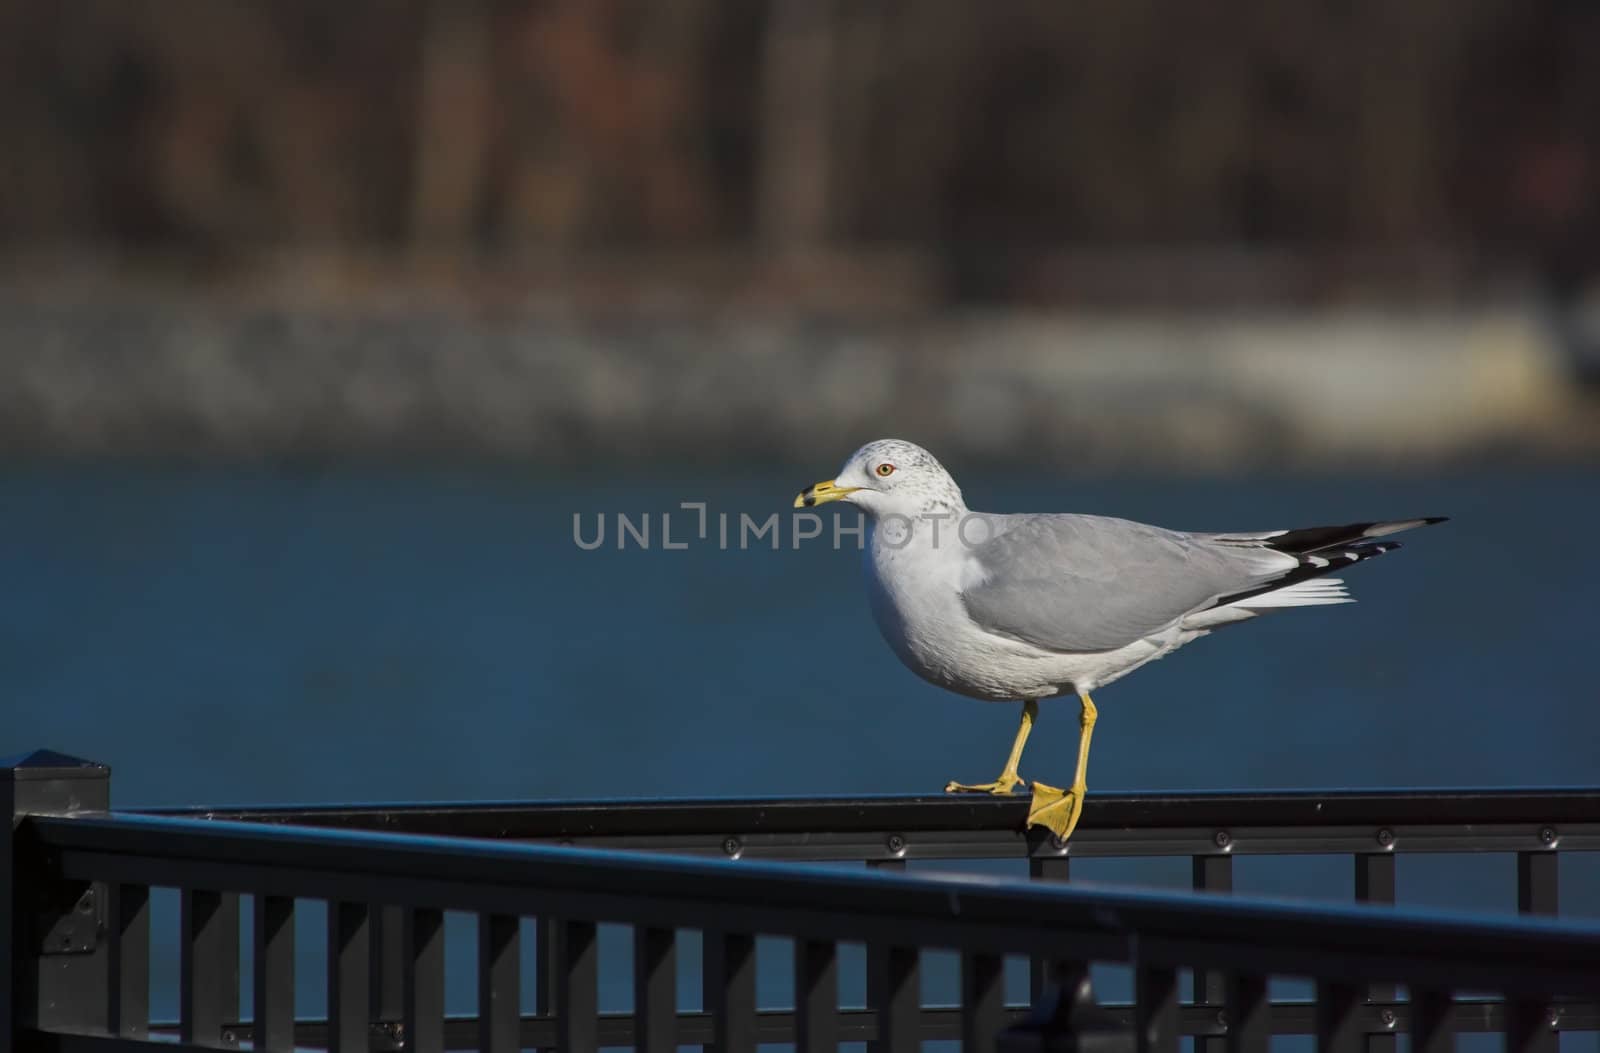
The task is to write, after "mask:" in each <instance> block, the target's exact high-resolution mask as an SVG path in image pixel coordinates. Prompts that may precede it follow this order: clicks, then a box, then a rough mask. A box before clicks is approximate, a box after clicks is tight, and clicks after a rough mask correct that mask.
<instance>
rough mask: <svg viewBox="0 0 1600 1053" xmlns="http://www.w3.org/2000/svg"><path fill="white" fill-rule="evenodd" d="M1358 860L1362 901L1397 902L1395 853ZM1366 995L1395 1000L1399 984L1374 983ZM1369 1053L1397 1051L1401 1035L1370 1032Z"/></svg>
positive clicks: (1358, 855) (1365, 855)
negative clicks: (1395, 897) (1395, 893)
mask: <svg viewBox="0 0 1600 1053" xmlns="http://www.w3.org/2000/svg"><path fill="white" fill-rule="evenodd" d="M1355 861H1356V899H1357V900H1358V901H1359V902H1362V903H1385V904H1392V903H1393V902H1394V853H1393V852H1358V853H1356V856H1355ZM1367 997H1368V998H1370V999H1372V1000H1373V1001H1374V1002H1393V1001H1394V1000H1395V999H1397V998H1399V997H1400V988H1399V987H1398V986H1397V985H1396V984H1392V983H1375V984H1371V985H1369V986H1368V987H1367ZM1366 1044H1367V1053H1395V1050H1396V1049H1397V1048H1398V1036H1396V1035H1394V1034H1392V1033H1391V1034H1387V1035H1368V1036H1367V1037H1366Z"/></svg>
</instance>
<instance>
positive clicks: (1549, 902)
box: [1517, 850, 1561, 914]
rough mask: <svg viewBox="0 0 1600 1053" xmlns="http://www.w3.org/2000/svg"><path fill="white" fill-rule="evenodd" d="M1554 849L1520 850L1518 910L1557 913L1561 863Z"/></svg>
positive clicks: (1518, 861)
mask: <svg viewBox="0 0 1600 1053" xmlns="http://www.w3.org/2000/svg"><path fill="white" fill-rule="evenodd" d="M1560 862H1561V856H1560V854H1559V853H1557V852H1555V851H1554V850H1551V851H1545V852H1518V853H1517V910H1518V911H1519V912H1520V913H1523V914H1555V913H1557V912H1558V911H1559V909H1560V892H1561V886H1560V882H1559V870H1558V867H1559V864H1560Z"/></svg>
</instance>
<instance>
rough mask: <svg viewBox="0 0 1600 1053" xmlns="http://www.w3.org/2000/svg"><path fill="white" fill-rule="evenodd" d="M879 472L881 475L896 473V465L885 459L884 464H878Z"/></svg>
mask: <svg viewBox="0 0 1600 1053" xmlns="http://www.w3.org/2000/svg"><path fill="white" fill-rule="evenodd" d="M878 474H879V475H893V474H894V465H892V464H890V463H889V462H888V461H884V462H883V463H882V464H880V465H878Z"/></svg>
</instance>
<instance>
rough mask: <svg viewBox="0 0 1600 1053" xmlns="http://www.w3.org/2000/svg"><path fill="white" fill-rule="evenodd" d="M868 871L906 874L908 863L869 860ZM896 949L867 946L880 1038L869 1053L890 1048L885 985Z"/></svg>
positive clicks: (871, 1004) (869, 1045)
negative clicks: (885, 1017)
mask: <svg viewBox="0 0 1600 1053" xmlns="http://www.w3.org/2000/svg"><path fill="white" fill-rule="evenodd" d="M867 869H868V870H871V871H874V872H878V871H891V872H896V873H900V872H904V870H905V869H906V861H905V860H904V859H869V860H867ZM894 950H895V948H892V947H890V946H889V945H888V944H883V943H869V944H867V1008H868V1009H871V1010H872V1011H873V1012H875V1013H877V1014H878V1037H877V1038H875V1039H872V1040H871V1041H869V1042H868V1043H867V1053H884V1051H885V1050H887V1049H888V1048H889V1047H888V1046H886V1045H885V1044H884V1037H885V1036H886V1035H887V1034H888V1032H887V1031H886V1030H885V1027H886V1025H885V1024H884V1022H883V1020H884V1012H885V1009H884V1007H885V1005H886V1004H887V1002H888V999H889V997H890V995H889V992H888V990H887V988H885V986H884V984H885V983H886V981H887V978H888V976H889V973H890V969H889V956H890V955H891V954H892V953H893V952H894Z"/></svg>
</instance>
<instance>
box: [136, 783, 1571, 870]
mask: <svg viewBox="0 0 1600 1053" xmlns="http://www.w3.org/2000/svg"><path fill="white" fill-rule="evenodd" d="M1026 811H1027V802H1026V799H1025V798H1021V797H1015V798H1005V797H989V796H947V795H943V794H940V795H934V796H910V797H906V796H856V797H820V798H801V797H771V798H754V799H727V798H712V799H699V800H693V799H685V800H670V799H668V800H662V799H653V800H601V801H554V802H541V803H514V802H505V803H470V802H469V803H461V804H367V805H363V804H351V805H317V806H309V807H308V806H297V805H284V806H273V807H195V808H181V809H180V808H167V809H150V810H146V811H144V812H142V813H141V814H147V815H161V816H188V817H203V818H208V819H228V820H243V821H252V822H266V823H287V824H295V825H308V826H322V827H339V828H347V829H367V830H385V831H389V832H395V833H413V834H433V835H446V836H467V837H494V838H521V839H529V840H551V841H563V840H565V841H572V842H575V843H589V844H605V845H608V846H612V847H643V848H670V849H674V850H678V851H720V850H723V846H724V845H725V843H726V839H727V838H729V837H730V836H733V837H736V838H738V839H739V845H740V849H741V850H743V849H745V848H748V849H749V850H750V851H751V852H752V853H754V854H765V855H768V856H770V857H773V858H817V859H821V858H843V857H851V856H862V855H865V856H871V855H872V854H874V853H875V852H876V853H878V854H882V852H883V851H884V847H883V846H884V843H885V841H886V836H885V835H889V834H893V835H895V836H896V837H897V838H899V839H900V842H901V844H902V846H903V847H901V848H900V849H897V850H896V851H895V852H894V853H890V854H905V853H906V852H907V851H908V850H909V852H910V854H911V855H913V856H915V855H919V854H920V855H927V856H930V857H931V856H944V857H950V856H960V855H995V854H1004V853H1005V852H1007V851H1010V852H1014V853H1016V854H1021V853H1023V852H1027V851H1033V852H1035V853H1036V854H1050V853H1052V852H1056V851H1059V849H1058V848H1053V847H1052V846H1049V845H1047V844H1045V843H1044V842H1043V841H1042V840H1041V839H1039V838H1037V837H1036V838H1033V839H1032V840H1031V841H1026V840H1025V839H1024V837H1023V835H1022V829H1023V824H1024V819H1025V817H1026ZM1219 833H1224V834H1225V836H1224V837H1221V838H1219V837H1218V836H1217V835H1218V834H1219ZM817 835H822V836H820V837H819V836H817ZM1190 841H1192V842H1193V843H1192V844H1188V843H1187V842H1190ZM1558 844H1559V845H1560V846H1561V847H1563V848H1576V849H1597V848H1600V788H1593V787H1584V788H1550V789H1500V790H1486V789H1436V790H1435V789H1405V790H1393V789H1384V790H1299V791H1267V792H1257V791H1222V792H1212V793H1124V794H1105V793H1095V794H1092V795H1091V796H1090V797H1089V800H1088V801H1087V803H1086V804H1085V807H1084V812H1083V819H1082V822H1081V824H1080V825H1079V828H1078V832H1077V833H1076V834H1075V835H1074V839H1073V842H1072V845H1071V852H1072V854H1074V855H1139V854H1170V853H1172V852H1175V851H1193V852H1196V853H1203V852H1219V851H1226V852H1229V853H1233V854H1249V853H1254V852H1262V853H1265V852H1294V851H1303V852H1313V851H1315V852H1346V851H1389V850H1401V851H1408V850H1415V849H1422V850H1432V851H1472V850H1539V849H1550V848H1555V847H1557V845H1558Z"/></svg>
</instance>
